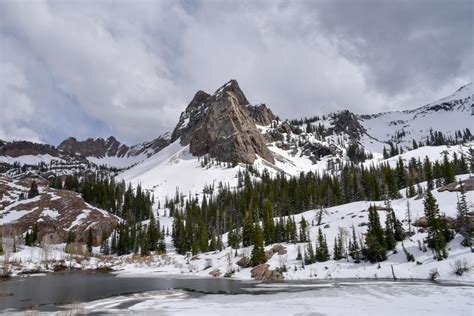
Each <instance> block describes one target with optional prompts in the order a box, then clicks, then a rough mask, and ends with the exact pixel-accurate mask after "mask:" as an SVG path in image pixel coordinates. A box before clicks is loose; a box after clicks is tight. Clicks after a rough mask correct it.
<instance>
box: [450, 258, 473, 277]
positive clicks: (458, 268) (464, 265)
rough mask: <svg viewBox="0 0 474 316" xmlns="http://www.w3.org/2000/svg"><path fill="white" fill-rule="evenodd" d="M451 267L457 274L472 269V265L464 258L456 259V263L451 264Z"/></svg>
mask: <svg viewBox="0 0 474 316" xmlns="http://www.w3.org/2000/svg"><path fill="white" fill-rule="evenodd" d="M451 268H452V269H453V272H454V273H455V274H456V275H459V276H461V275H463V274H464V273H465V272H469V270H470V269H471V265H470V264H469V262H468V261H467V260H466V259H464V260H462V261H461V260H460V259H459V260H456V261H455V262H454V264H451Z"/></svg>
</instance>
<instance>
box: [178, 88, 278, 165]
mask: <svg viewBox="0 0 474 316" xmlns="http://www.w3.org/2000/svg"><path fill="white" fill-rule="evenodd" d="M247 105H248V101H247V98H246V97H245V95H244V94H243V92H242V90H240V87H239V85H238V83H237V81H235V80H231V81H229V82H228V83H226V84H225V85H224V86H222V87H221V88H219V89H218V90H217V91H216V92H215V93H214V95H212V96H208V95H207V94H206V93H205V92H198V93H197V94H196V95H195V96H194V98H193V100H192V101H191V103H190V104H189V105H188V107H187V108H186V111H185V112H183V113H182V114H181V118H180V121H179V123H178V125H177V126H176V128H175V130H174V131H173V134H172V136H171V140H172V141H174V140H176V139H177V138H179V137H180V138H181V139H180V143H181V144H182V145H188V144H189V145H190V146H189V148H190V151H191V153H192V154H193V155H195V156H203V155H205V154H209V155H210V156H211V157H214V158H216V159H218V160H220V161H224V162H232V163H239V162H242V163H246V164H252V163H253V162H254V161H255V158H256V155H258V156H260V157H262V158H263V159H265V160H267V161H269V162H271V163H274V159H273V156H272V154H271V152H270V151H269V150H268V148H267V147H266V145H265V140H264V138H263V136H262V135H261V134H260V132H259V130H258V129H257V127H256V126H255V122H254V120H253V119H252V118H251V116H250V113H249V111H248V108H247Z"/></svg>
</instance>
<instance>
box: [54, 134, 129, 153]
mask: <svg viewBox="0 0 474 316" xmlns="http://www.w3.org/2000/svg"><path fill="white" fill-rule="evenodd" d="M129 149H130V148H129V147H128V146H127V145H124V144H122V143H120V142H119V141H118V140H116V139H115V138H114V137H112V136H111V137H109V138H107V139H103V138H95V139H92V138H89V139H87V140H84V141H78V140H77V139H75V138H74V137H70V138H68V139H66V140H64V141H63V142H62V143H61V144H59V146H58V150H60V151H62V152H64V153H67V154H70V155H75V154H80V155H82V156H85V157H90V156H92V157H105V156H117V157H123V156H124V155H125V153H126V152H127V151H128V150H129Z"/></svg>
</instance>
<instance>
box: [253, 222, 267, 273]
mask: <svg viewBox="0 0 474 316" xmlns="http://www.w3.org/2000/svg"><path fill="white" fill-rule="evenodd" d="M253 240H254V246H253V249H252V257H251V259H250V264H251V265H252V267H255V266H258V265H259V264H262V263H265V262H267V258H266V257H265V250H264V248H263V233H262V229H261V228H260V225H259V224H258V223H256V224H255V228H254V237H253Z"/></svg>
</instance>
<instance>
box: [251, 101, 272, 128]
mask: <svg viewBox="0 0 474 316" xmlns="http://www.w3.org/2000/svg"><path fill="white" fill-rule="evenodd" d="M247 110H249V113H250V116H251V117H252V119H253V120H254V121H255V123H257V124H258V125H262V126H268V125H270V124H271V123H272V121H273V120H276V116H275V115H274V114H273V112H272V111H271V110H270V109H269V108H267V106H266V105H265V104H259V105H249V106H247Z"/></svg>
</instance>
